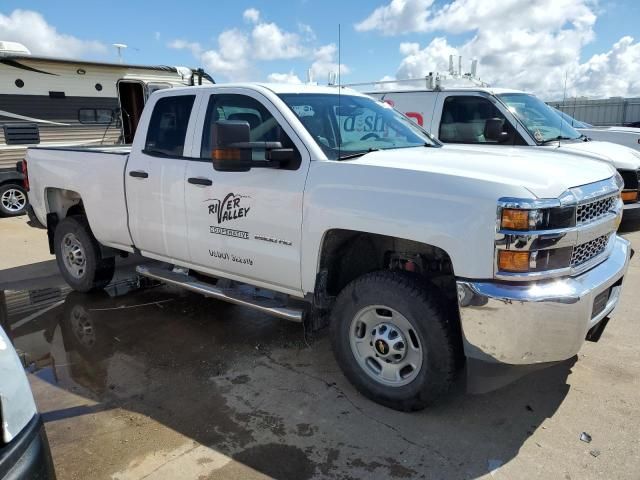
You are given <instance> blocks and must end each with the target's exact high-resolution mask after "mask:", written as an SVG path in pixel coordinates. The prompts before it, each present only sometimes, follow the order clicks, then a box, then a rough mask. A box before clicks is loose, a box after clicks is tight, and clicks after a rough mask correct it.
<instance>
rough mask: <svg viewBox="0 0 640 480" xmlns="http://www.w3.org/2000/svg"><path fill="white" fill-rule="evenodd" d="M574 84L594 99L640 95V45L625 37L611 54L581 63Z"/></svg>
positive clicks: (577, 89)
mask: <svg viewBox="0 0 640 480" xmlns="http://www.w3.org/2000/svg"><path fill="white" fill-rule="evenodd" d="M573 82H574V88H575V90H576V91H577V92H580V93H581V94H585V93H583V92H586V94H587V95H591V96H594V97H612V96H616V95H629V96H632V95H633V96H636V95H640V43H638V42H635V41H634V39H633V38H632V37H629V36H626V37H622V38H621V39H620V41H618V42H617V43H616V44H614V45H613V48H612V49H611V50H609V51H608V52H607V53H602V54H599V55H594V56H593V57H591V58H590V59H589V60H588V61H586V62H585V63H583V64H581V65H580V66H579V68H578V70H577V72H576V74H575V76H574V79H573ZM573 94H574V95H575V92H573Z"/></svg>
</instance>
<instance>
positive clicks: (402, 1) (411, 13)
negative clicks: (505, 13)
mask: <svg viewBox="0 0 640 480" xmlns="http://www.w3.org/2000/svg"><path fill="white" fill-rule="evenodd" d="M485 1H486V0H485ZM431 4H433V0H392V1H391V3H389V5H386V6H384V7H378V8H376V9H375V10H374V11H373V12H372V13H371V15H369V16H368V17H367V18H365V19H364V20H363V21H362V22H360V23H357V24H356V25H355V28H356V30H358V31H360V32H365V31H369V30H380V31H381V32H382V33H384V34H385V35H397V34H400V33H410V32H423V31H425V30H426V29H427V17H428V16H429V10H428V9H429V7H430V6H431Z"/></svg>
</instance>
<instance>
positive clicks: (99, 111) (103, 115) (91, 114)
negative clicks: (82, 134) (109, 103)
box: [78, 108, 114, 124]
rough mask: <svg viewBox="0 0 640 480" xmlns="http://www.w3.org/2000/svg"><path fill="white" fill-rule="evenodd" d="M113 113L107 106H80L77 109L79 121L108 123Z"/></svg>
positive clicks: (111, 119)
mask: <svg viewBox="0 0 640 480" xmlns="http://www.w3.org/2000/svg"><path fill="white" fill-rule="evenodd" d="M113 117H114V113H113V110H111V109H109V108H81V109H80V110H78V121H79V122H80V123H98V124H109V123H111V122H112V121H113Z"/></svg>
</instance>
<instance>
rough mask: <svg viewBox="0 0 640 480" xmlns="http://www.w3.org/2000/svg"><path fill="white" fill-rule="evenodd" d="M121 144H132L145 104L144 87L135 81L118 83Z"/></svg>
mask: <svg viewBox="0 0 640 480" xmlns="http://www.w3.org/2000/svg"><path fill="white" fill-rule="evenodd" d="M118 99H119V101H120V115H121V118H122V136H123V143H125V144H131V143H133V137H134V135H135V133H136V129H137V128H138V122H139V121H140V116H141V115H142V109H143V108H144V103H145V85H144V83H143V82H140V81H135V80H120V81H118Z"/></svg>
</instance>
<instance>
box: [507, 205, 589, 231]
mask: <svg viewBox="0 0 640 480" xmlns="http://www.w3.org/2000/svg"><path fill="white" fill-rule="evenodd" d="M507 205H508V204H507ZM575 222H576V208H575V206H566V207H563V206H557V207H553V208H531V209H522V208H508V207H506V208H502V209H501V217H500V229H501V230H519V231H525V230H555V229H558V228H569V227H573V226H575V224H576V223H575Z"/></svg>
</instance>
